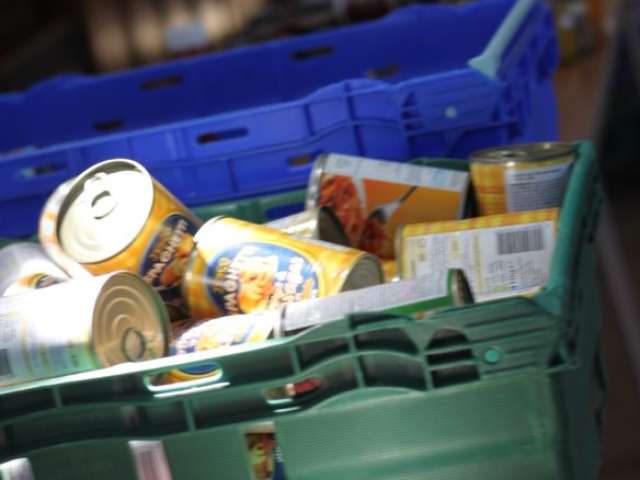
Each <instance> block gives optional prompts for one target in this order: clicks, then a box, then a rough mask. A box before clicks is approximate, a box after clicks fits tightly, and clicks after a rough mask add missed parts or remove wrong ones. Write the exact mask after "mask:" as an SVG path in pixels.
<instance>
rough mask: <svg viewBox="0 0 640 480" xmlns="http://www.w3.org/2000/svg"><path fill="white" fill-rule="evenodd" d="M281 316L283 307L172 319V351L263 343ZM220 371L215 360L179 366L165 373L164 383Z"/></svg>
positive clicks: (186, 379) (185, 352)
mask: <svg viewBox="0 0 640 480" xmlns="http://www.w3.org/2000/svg"><path fill="white" fill-rule="evenodd" d="M280 319H281V311H280V310H268V311H263V312H255V313H251V314H247V315H231V316H228V317H220V318H214V319H211V320H183V321H179V322H172V323H171V331H172V339H171V342H170V344H169V354H170V355H184V354H187V353H194V352H202V351H209V350H217V349H220V348H225V347H230V346H233V345H244V344H251V343H260V342H264V341H265V340H268V339H269V338H272V337H273V336H274V334H275V332H276V331H277V329H278V326H279V324H280ZM219 373H220V370H219V368H218V365H216V363H215V362H210V363H204V364H198V365H196V366H193V367H183V368H176V369H174V370H172V371H171V372H169V373H168V374H166V375H164V377H163V383H174V382H182V381H189V380H198V379H201V378H205V377H215V376H216V375H218V374H219Z"/></svg>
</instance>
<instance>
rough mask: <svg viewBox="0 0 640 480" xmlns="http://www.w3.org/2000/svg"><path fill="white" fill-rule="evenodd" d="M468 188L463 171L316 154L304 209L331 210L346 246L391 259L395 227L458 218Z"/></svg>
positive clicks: (465, 173)
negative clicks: (344, 236)
mask: <svg viewBox="0 0 640 480" xmlns="http://www.w3.org/2000/svg"><path fill="white" fill-rule="evenodd" d="M468 187H469V174H468V173H467V172H465V171H458V170H450V169H444V168H436V167H428V166H421V165H411V164H406V163H398V162H385V161H381V160H373V159H369V158H361V157H352V156H348V155H338V154H330V155H322V156H320V157H318V159H316V161H315V163H314V166H313V171H312V174H311V177H310V180H309V188H308V194H307V208H313V207H319V206H326V207H329V208H331V209H332V210H333V211H334V213H335V214H336V216H337V217H338V219H339V220H340V222H341V223H342V226H343V228H344V230H345V233H346V235H347V237H348V239H349V242H350V245H351V246H352V247H355V248H359V249H362V250H365V251H367V252H370V253H373V254H374V255H377V256H379V257H382V258H395V252H394V237H395V231H396V228H397V227H398V226H399V225H403V224H407V223H417V222H429V221H437V220H452V219H456V218H461V217H462V213H463V211H464V206H465V203H466V198H467V191H468Z"/></svg>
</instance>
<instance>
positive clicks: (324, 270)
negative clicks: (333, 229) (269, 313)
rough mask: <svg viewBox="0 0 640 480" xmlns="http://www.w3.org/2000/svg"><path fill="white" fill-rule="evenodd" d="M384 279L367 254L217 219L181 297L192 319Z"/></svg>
mask: <svg viewBox="0 0 640 480" xmlns="http://www.w3.org/2000/svg"><path fill="white" fill-rule="evenodd" d="M382 281H383V276H382V270H381V268H380V263H379V261H378V260H377V259H376V258H375V257H373V256H372V255H369V254H367V253H365V252H362V251H359V250H355V249H351V248H346V247H342V246H339V245H334V244H331V243H326V242H320V241H317V240H310V239H306V240H303V239H298V238H294V237H291V236H289V235H287V234H285V233H282V232H280V231H278V230H275V229H273V228H269V227H266V226H264V225H255V224H252V223H248V222H244V221H242V220H237V219H234V218H228V217H216V218H214V219H211V220H209V221H208V222H207V223H206V224H205V225H204V226H203V227H202V228H201V229H200V230H199V231H198V233H197V234H196V236H195V248H194V250H193V253H192V254H191V258H190V259H189V264H188V267H187V271H186V273H185V279H184V284H183V296H184V298H185V300H186V302H187V304H188V307H189V312H190V313H191V317H192V318H194V319H203V318H213V317H220V316H225V315H236V314H240V313H249V312H253V311H257V310H265V309H273V308H278V307H280V306H281V305H284V304H287V303H291V302H295V301H299V300H305V299H308V298H316V297H324V296H327V295H332V294H335V293H338V292H342V291H346V290H354V289H357V288H362V287H368V286H371V285H375V284H378V283H381V282H382Z"/></svg>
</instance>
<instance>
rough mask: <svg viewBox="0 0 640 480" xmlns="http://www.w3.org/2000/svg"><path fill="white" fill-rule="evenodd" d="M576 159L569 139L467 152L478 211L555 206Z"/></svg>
mask: <svg viewBox="0 0 640 480" xmlns="http://www.w3.org/2000/svg"><path fill="white" fill-rule="evenodd" d="M575 159H576V154H575V148H574V146H573V145H572V144H570V143H553V142H551V143H531V144H524V145H511V146H507V147H497V148H489V149H486V150H481V151H479V152H476V153H474V154H473V155H472V156H471V178H472V180H473V186H474V189H475V195H476V202H477V204H478V212H479V213H480V215H495V214H500V213H509V212H521V211H528V210H540V209H545V208H557V207H560V205H561V203H562V198H563V196H564V191H565V188H566V185H567V182H568V180H569V176H570V174H571V166H572V165H573V162H574V161H575Z"/></svg>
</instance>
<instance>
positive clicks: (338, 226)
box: [318, 206, 349, 247]
mask: <svg viewBox="0 0 640 480" xmlns="http://www.w3.org/2000/svg"><path fill="white" fill-rule="evenodd" d="M318 238H319V239H320V240H324V241H326V242H331V243H335V244H337V245H343V246H345V247H348V246H349V237H347V234H346V233H345V231H344V227H343V226H342V223H341V222H340V220H339V219H338V217H337V216H336V214H335V213H334V212H333V210H332V209H331V208H329V207H326V206H325V207H320V208H319V209H318Z"/></svg>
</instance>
